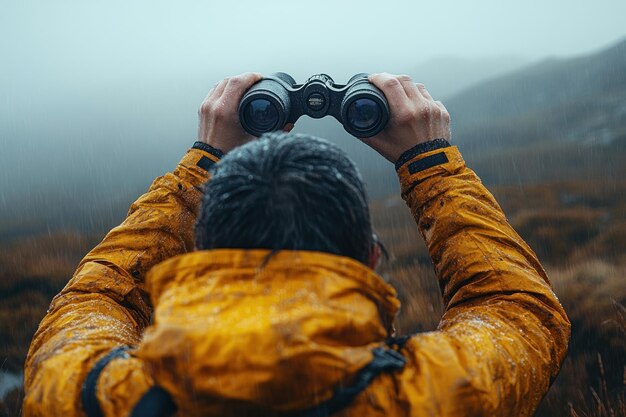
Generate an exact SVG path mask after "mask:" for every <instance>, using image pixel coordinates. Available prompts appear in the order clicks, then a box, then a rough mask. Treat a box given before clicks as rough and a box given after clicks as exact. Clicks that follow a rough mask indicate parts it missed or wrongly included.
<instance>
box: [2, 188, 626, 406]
mask: <svg viewBox="0 0 626 417" xmlns="http://www.w3.org/2000/svg"><path fill="white" fill-rule="evenodd" d="M493 191H494V194H495V195H496V197H497V199H498V201H499V202H500V204H501V205H502V207H503V209H504V210H505V212H506V213H507V216H508V218H509V220H510V221H511V223H512V224H513V226H514V227H515V228H516V229H517V230H518V231H519V233H520V234H521V235H522V237H524V238H525V239H526V240H527V241H528V242H529V243H530V244H531V246H532V247H533V248H534V249H535V250H536V252H537V254H538V256H539V258H540V259H541V260H542V261H543V262H544V264H545V265H546V269H547V270H548V273H549V275H550V277H551V280H552V282H553V285H554V287H555V291H556V293H557V294H558V295H559V297H560V300H561V302H562V303H563V305H564V306H565V309H566V311H567V312H568V315H569V317H570V319H571V321H572V325H573V326H572V340H571V345H570V352H569V355H568V357H567V359H566V360H565V362H564V364H563V367H562V370H561V373H560V375H559V377H558V378H557V380H556V381H555V382H554V384H553V386H552V388H551V389H550V391H549V393H548V395H547V396H546V398H545V399H544V401H543V402H542V404H541V406H540V408H539V410H538V413H537V415H538V416H570V417H576V416H580V417H583V416H588V417H617V416H626V405H625V404H626V400H625V388H624V387H625V384H626V363H625V360H626V307H625V306H626V284H625V283H626V281H625V280H626V181H624V182H613V183H610V184H609V183H599V182H588V183H581V182H576V183H554V184H537V185H525V186H523V187H497V188H495V189H494V190H493ZM372 214H373V218H374V224H375V227H376V230H377V232H378V233H379V235H380V236H381V239H382V241H383V242H384V243H385V244H386V246H387V248H388V250H389V251H390V252H391V259H390V260H389V261H388V262H386V264H385V265H384V266H383V269H382V274H383V275H384V276H385V277H386V278H388V279H389V280H390V282H391V283H392V284H393V285H394V286H395V287H396V288H397V289H398V292H399V296H400V299H401V301H402V302H403V306H402V310H401V312H400V316H399V318H398V330H399V333H404V334H407V333H412V332H416V331H424V330H432V329H434V328H436V326H437V323H438V320H439V318H440V317H441V313H442V311H443V306H442V302H441V297H440V294H439V288H438V286H437V283H436V280H435V278H434V274H433V271H432V266H431V265H430V261H429V259H428V253H427V251H426V248H425V246H424V244H423V242H422V240H421V237H420V236H419V233H418V232H417V228H416V226H415V224H414V222H413V219H412V218H411V216H410V214H409V211H408V209H407V208H406V207H405V205H404V202H403V201H401V199H400V198H399V197H395V196H394V197H391V198H389V199H386V200H381V201H376V202H374V203H373V204H372ZM96 243H97V238H96V237H94V236H91V235H90V236H83V235H81V234H78V233H53V234H48V233H45V234H40V235H33V234H31V235H28V236H27V237H23V238H20V239H13V240H11V241H7V242H4V243H0V370H10V371H19V370H21V368H22V364H23V361H24V358H25V354H26V350H27V348H28V344H29V342H30V338H31V337H32V334H33V333H34V331H35V329H36V326H37V324H38V322H39V320H40V319H41V317H43V314H44V313H45V311H46V308H47V306H48V303H49V301H50V300H51V298H52V296H54V294H56V292H58V291H59V290H60V288H61V287H62V286H63V285H64V284H65V282H66V281H67V279H68V278H69V276H70V275H71V273H72V272H73V269H74V267H75V265H76V264H77V262H78V261H79V260H80V258H81V257H82V256H83V255H84V254H85V253H86V252H87V251H88V250H89V249H90V248H91V247H93V245H95V244H96ZM16 323H19V324H18V325H16ZM21 396H22V393H21V391H20V390H15V391H13V392H12V393H10V394H9V395H8V396H7V397H6V398H5V399H4V400H3V401H0V417H5V416H16V415H19V410H20V407H21Z"/></svg>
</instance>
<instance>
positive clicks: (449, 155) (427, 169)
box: [398, 146, 465, 197]
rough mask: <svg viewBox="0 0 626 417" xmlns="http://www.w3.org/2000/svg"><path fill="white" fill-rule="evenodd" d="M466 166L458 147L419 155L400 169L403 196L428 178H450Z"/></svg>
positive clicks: (444, 148)
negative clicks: (449, 176)
mask: <svg viewBox="0 0 626 417" xmlns="http://www.w3.org/2000/svg"><path fill="white" fill-rule="evenodd" d="M464 166H465V161H464V160H463V157H462V156H461V153H460V152H459V149H458V148H457V147H456V146H447V147H442V148H437V149H434V150H431V151H428V152H423V153H419V154H417V155H415V156H414V157H413V158H411V159H409V160H407V161H406V162H405V163H404V164H402V165H401V166H400V167H399V168H398V176H399V177H400V187H401V189H402V196H403V197H404V196H406V195H407V194H409V193H410V192H411V191H413V189H415V187H417V186H418V185H419V184H420V183H422V182H424V181H425V180H427V179H428V178H431V177H435V176H448V175H451V174H454V173H455V172H457V171H458V170H459V169H461V168H463V167H464Z"/></svg>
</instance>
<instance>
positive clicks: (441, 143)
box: [396, 138, 451, 171]
mask: <svg viewBox="0 0 626 417" xmlns="http://www.w3.org/2000/svg"><path fill="white" fill-rule="evenodd" d="M450 146H451V145H450V142H448V141H447V140H445V139H443V138H439V139H433V140H429V141H428V142H424V143H419V144H417V145H415V146H414V147H412V148H411V149H409V150H408V151H405V152H404V153H403V154H402V155H400V158H398V160H397V161H396V171H398V170H399V169H400V168H401V167H402V165H404V164H406V163H407V162H408V161H410V160H411V159H413V158H415V157H416V156H417V155H419V154H422V153H426V152H430V151H434V150H435V149H441V148H449V147H450Z"/></svg>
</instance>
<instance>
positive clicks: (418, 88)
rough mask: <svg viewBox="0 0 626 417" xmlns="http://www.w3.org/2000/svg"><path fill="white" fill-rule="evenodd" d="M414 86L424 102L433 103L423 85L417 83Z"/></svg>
mask: <svg viewBox="0 0 626 417" xmlns="http://www.w3.org/2000/svg"><path fill="white" fill-rule="evenodd" d="M416 86H417V90H418V91H419V92H420V94H421V95H422V96H423V97H424V98H425V99H426V100H430V101H433V97H432V96H431V95H430V93H429V92H428V90H427V89H426V86H425V85H424V84H421V83H418V84H416Z"/></svg>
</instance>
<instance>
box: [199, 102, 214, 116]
mask: <svg viewBox="0 0 626 417" xmlns="http://www.w3.org/2000/svg"><path fill="white" fill-rule="evenodd" d="M211 107H212V106H211V102H210V101H205V102H203V103H202V104H201V105H200V108H199V109H198V114H200V115H201V116H207V115H209V114H211Z"/></svg>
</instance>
